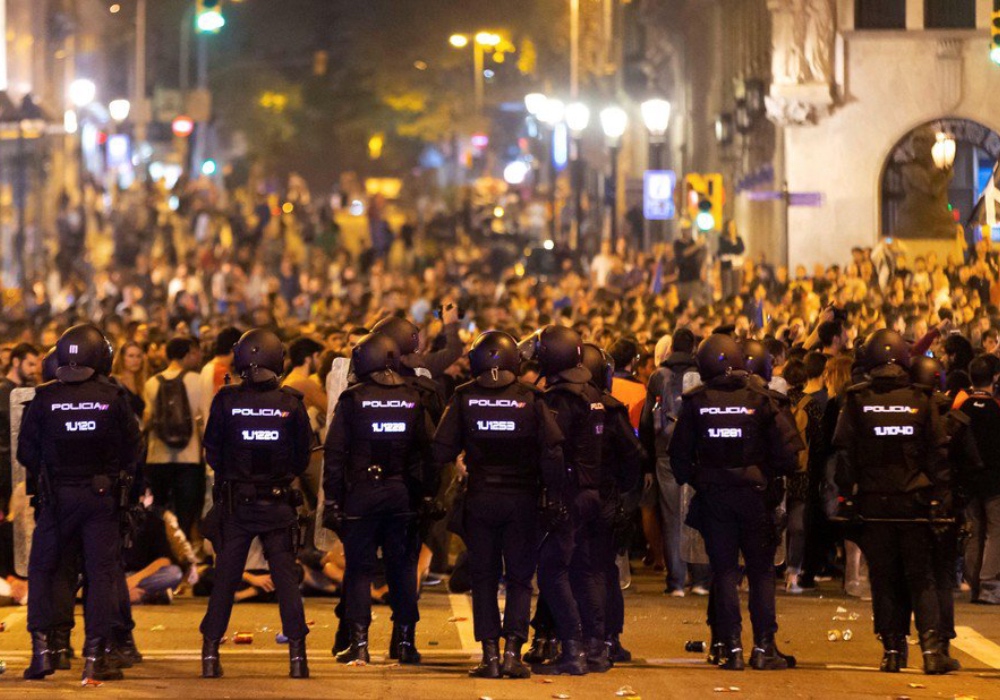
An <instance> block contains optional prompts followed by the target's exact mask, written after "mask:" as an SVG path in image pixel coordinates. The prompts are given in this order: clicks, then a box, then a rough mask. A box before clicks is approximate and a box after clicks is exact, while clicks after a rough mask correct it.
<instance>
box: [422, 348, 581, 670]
mask: <svg viewBox="0 0 1000 700" xmlns="http://www.w3.org/2000/svg"><path fill="white" fill-rule="evenodd" d="M469 364H470V369H471V370H472V375H473V377H475V379H474V380H473V381H471V382H469V383H468V384H463V385H462V386H460V387H458V389H456V390H455V394H454V396H452V398H451V401H450V402H449V404H448V408H447V409H446V410H445V413H444V417H443V418H442V420H441V424H440V425H439V426H438V429H437V432H436V433H435V435H434V457H435V461H436V462H438V463H439V464H444V463H447V462H451V461H453V460H454V459H455V458H456V457H458V455H459V454H460V453H461V452H462V451H464V452H465V465H466V469H467V470H468V494H467V496H466V502H465V509H464V513H463V514H462V516H461V517H463V521H464V529H465V541H466V545H467V546H468V549H469V571H470V574H471V578H472V608H473V621H474V626H475V635H476V640H477V641H479V642H481V643H482V646H483V660H482V662H481V663H480V664H479V666H477V667H476V668H474V669H472V670H471V671H470V672H469V675H471V676H475V677H479V678H500V677H501V675H503V676H507V677H509V678H527V677H529V676H530V675H531V672H530V671H529V670H528V667H527V666H525V665H524V664H523V663H522V662H521V645H522V644H523V643H524V642H525V641H526V640H527V637H528V616H529V615H530V613H531V579H532V577H533V576H534V574H535V559H536V550H535V541H536V537H535V527H536V523H537V518H536V515H535V509H536V507H537V504H538V498H539V490H540V487H541V486H542V485H543V484H544V486H545V488H546V489H547V490H548V491H549V492H552V493H559V492H560V491H561V489H562V485H563V479H564V476H565V473H564V466H563V457H562V448H561V443H562V441H563V436H562V433H560V432H559V428H558V426H557V425H556V423H555V419H554V418H553V416H552V413H551V411H549V409H548V407H547V406H546V405H545V403H544V401H543V400H542V392H541V391H540V390H538V389H536V388H535V387H533V386H531V385H529V384H525V383H523V382H520V381H518V379H517V371H518V368H519V365H520V355H519V353H518V350H517V341H515V340H514V338H512V337H511V336H510V335H508V334H506V333H503V332H500V331H489V332H487V333H483V334H482V335H480V336H479V338H477V339H476V341H475V343H473V345H472V349H471V350H470V351H469ZM501 574H503V575H504V576H505V580H506V583H507V602H506V609H505V612H504V616H503V626H502V628H501V624H500V609H499V606H498V605H497V589H498V586H499V583H500V576H501ZM501 636H503V638H504V640H505V643H504V653H503V662H502V664H501V661H500V653H499V648H500V647H499V640H500V637H501Z"/></svg>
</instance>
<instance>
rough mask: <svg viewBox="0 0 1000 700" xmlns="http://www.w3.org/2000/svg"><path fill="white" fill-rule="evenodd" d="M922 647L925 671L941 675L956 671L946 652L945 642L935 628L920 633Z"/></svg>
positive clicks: (930, 674)
mask: <svg viewBox="0 0 1000 700" xmlns="http://www.w3.org/2000/svg"><path fill="white" fill-rule="evenodd" d="M920 649H921V651H923V653H924V673H926V674H927V675H929V676H939V675H942V674H945V673H950V672H952V671H954V670H955V669H954V666H953V664H952V663H951V661H952V660H951V659H949V658H948V657H947V656H945V654H944V642H943V641H942V639H941V635H939V634H938V633H937V632H936V631H935V630H927V631H926V632H921V633H920Z"/></svg>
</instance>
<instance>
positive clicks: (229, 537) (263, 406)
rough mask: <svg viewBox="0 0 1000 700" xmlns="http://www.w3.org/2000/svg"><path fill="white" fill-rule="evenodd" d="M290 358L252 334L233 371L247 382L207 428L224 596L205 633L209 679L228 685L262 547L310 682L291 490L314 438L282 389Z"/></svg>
mask: <svg viewBox="0 0 1000 700" xmlns="http://www.w3.org/2000/svg"><path fill="white" fill-rule="evenodd" d="M284 361H285V348H284V346H283V345H282V344H281V340H280V339H279V338H278V336H276V335H275V334H274V333H272V332H271V331H268V330H264V329H255V330H250V331H247V332H246V333H244V334H243V336H242V337H241V338H240V339H239V341H238V342H237V343H236V345H235V346H234V347H233V369H234V370H235V371H236V373H237V374H238V375H239V376H240V378H241V379H242V382H241V383H240V384H238V385H228V386H224V387H223V388H222V389H221V390H220V391H219V393H218V394H217V395H216V397H215V399H214V400H213V401H212V408H211V411H210V413H209V418H208V424H207V425H206V427H205V458H206V461H207V462H208V464H209V466H211V467H212V469H214V470H215V479H216V481H215V487H214V489H213V493H212V495H213V499H214V506H213V511H214V512H210V513H209V516H208V517H206V526H205V529H206V531H207V534H210V535H211V538H210V539H212V540H213V545H214V546H215V549H216V555H217V561H216V576H215V587H214V588H213V589H212V596H211V598H210V599H209V601H208V610H207V611H206V613H205V619H204V620H202V623H201V633H202V636H203V638H204V641H203V645H202V657H201V666H202V676H204V677H205V678H219V677H221V676H222V665H221V663H220V660H219V643H220V640H221V639H222V636H223V634H224V633H225V631H226V627H228V625H229V617H230V614H231V613H232V608H233V596H234V595H235V594H236V590H237V588H238V587H239V584H240V580H241V579H242V577H243V571H244V568H245V566H246V560H247V553H248V551H249V549H250V544H251V542H253V539H254V538H255V537H259V538H260V541H261V544H262V545H263V547H264V553H265V555H266V556H267V560H268V565H269V566H270V570H271V579H272V580H273V581H274V587H275V590H276V591H277V594H278V607H279V610H280V612H281V625H282V631H283V632H284V635H285V636H286V637H288V653H289V664H290V672H289V675H290V676H291V677H292V678H308V677H309V666H308V663H307V659H306V635H307V634H308V633H309V628H308V627H307V626H306V619H305V612H304V610H303V606H302V597H301V595H300V594H299V580H298V571H297V568H296V563H295V550H296V545H297V535H298V516H297V512H296V508H297V507H298V506H299V505H301V504H302V496H301V492H299V491H298V490H296V489H293V488H292V481H293V480H294V479H295V478H296V477H297V476H299V475H300V474H302V472H304V471H305V469H306V467H307V466H309V454H310V441H311V437H312V433H311V429H310V424H309V415H308V414H307V413H306V409H305V405H304V404H303V400H302V394H300V393H299V392H297V391H295V390H294V389H291V388H288V387H279V384H278V377H279V375H280V374H281V372H282V369H283V367H284Z"/></svg>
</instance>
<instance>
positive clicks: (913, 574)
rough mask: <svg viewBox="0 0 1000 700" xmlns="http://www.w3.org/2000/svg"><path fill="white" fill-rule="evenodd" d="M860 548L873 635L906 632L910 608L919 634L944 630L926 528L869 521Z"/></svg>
mask: <svg viewBox="0 0 1000 700" xmlns="http://www.w3.org/2000/svg"><path fill="white" fill-rule="evenodd" d="M861 550H862V551H863V552H864V554H865V558H866V559H867V560H868V572H869V577H870V579H871V584H872V612H873V613H874V616H875V633H876V634H906V633H907V631H908V630H909V627H910V611H911V609H912V611H913V613H914V616H915V617H916V623H917V629H918V630H919V631H920V632H926V631H929V630H935V631H943V630H941V628H940V624H941V614H940V602H939V599H938V590H937V587H936V585H935V576H934V573H935V567H934V562H933V557H934V539H933V534H932V532H931V529H930V527H928V526H927V525H921V524H916V523H915V524H908V523H903V524H896V523H868V524H866V525H865V526H864V530H863V531H862V533H861ZM949 595H950V593H949ZM911 606H912V607H911Z"/></svg>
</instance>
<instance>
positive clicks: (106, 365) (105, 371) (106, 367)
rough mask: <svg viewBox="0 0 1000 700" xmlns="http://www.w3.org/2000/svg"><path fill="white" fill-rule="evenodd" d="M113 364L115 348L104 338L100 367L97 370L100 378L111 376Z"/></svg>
mask: <svg viewBox="0 0 1000 700" xmlns="http://www.w3.org/2000/svg"><path fill="white" fill-rule="evenodd" d="M114 362H115V346H114V345H112V344H111V341H110V340H108V339H107V337H105V338H104V356H103V357H101V366H100V367H98V368H97V373H98V374H100V375H101V376H102V377H110V376H111V367H112V365H114Z"/></svg>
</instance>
